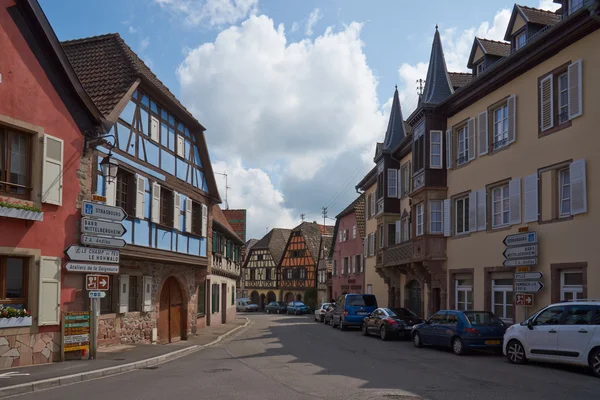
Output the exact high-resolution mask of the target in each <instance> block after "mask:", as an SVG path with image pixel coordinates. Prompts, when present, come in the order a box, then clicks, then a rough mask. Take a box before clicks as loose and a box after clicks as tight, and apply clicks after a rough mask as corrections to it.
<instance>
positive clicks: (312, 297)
mask: <svg viewBox="0 0 600 400" xmlns="http://www.w3.org/2000/svg"><path fill="white" fill-rule="evenodd" d="M304 304H306V305H307V306H308V307H309V308H310V309H311V310H315V309H316V308H317V289H316V288H310V289H306V291H305V292H304Z"/></svg>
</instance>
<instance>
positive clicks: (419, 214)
mask: <svg viewBox="0 0 600 400" xmlns="http://www.w3.org/2000/svg"><path fill="white" fill-rule="evenodd" d="M423 208H424V207H423V203H421V204H417V206H416V207H415V209H416V211H417V236H421V235H423V222H424V221H423Z"/></svg>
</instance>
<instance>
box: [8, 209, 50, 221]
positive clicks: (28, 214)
mask: <svg viewBox="0 0 600 400" xmlns="http://www.w3.org/2000/svg"><path fill="white" fill-rule="evenodd" d="M0 217H7V218H17V219H27V220H30V221H43V220H44V213H43V212H37V211H29V210H22V209H20V208H10V207H1V206H0Z"/></svg>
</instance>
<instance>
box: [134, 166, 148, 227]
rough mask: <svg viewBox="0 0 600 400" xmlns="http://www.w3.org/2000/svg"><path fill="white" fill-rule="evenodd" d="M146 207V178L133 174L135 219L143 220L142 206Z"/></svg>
mask: <svg viewBox="0 0 600 400" xmlns="http://www.w3.org/2000/svg"><path fill="white" fill-rule="evenodd" d="M145 205H146V178H144V177H143V176H141V175H138V174H135V217H136V218H138V219H143V218H144V206H145Z"/></svg>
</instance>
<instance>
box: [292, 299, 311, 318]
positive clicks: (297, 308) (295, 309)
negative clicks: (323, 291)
mask: <svg viewBox="0 0 600 400" xmlns="http://www.w3.org/2000/svg"><path fill="white" fill-rule="evenodd" d="M309 312H310V310H309V309H308V306H307V305H306V304H304V303H303V302H301V301H292V302H289V303H288V305H287V313H288V314H294V315H298V314H308V313H309Z"/></svg>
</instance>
